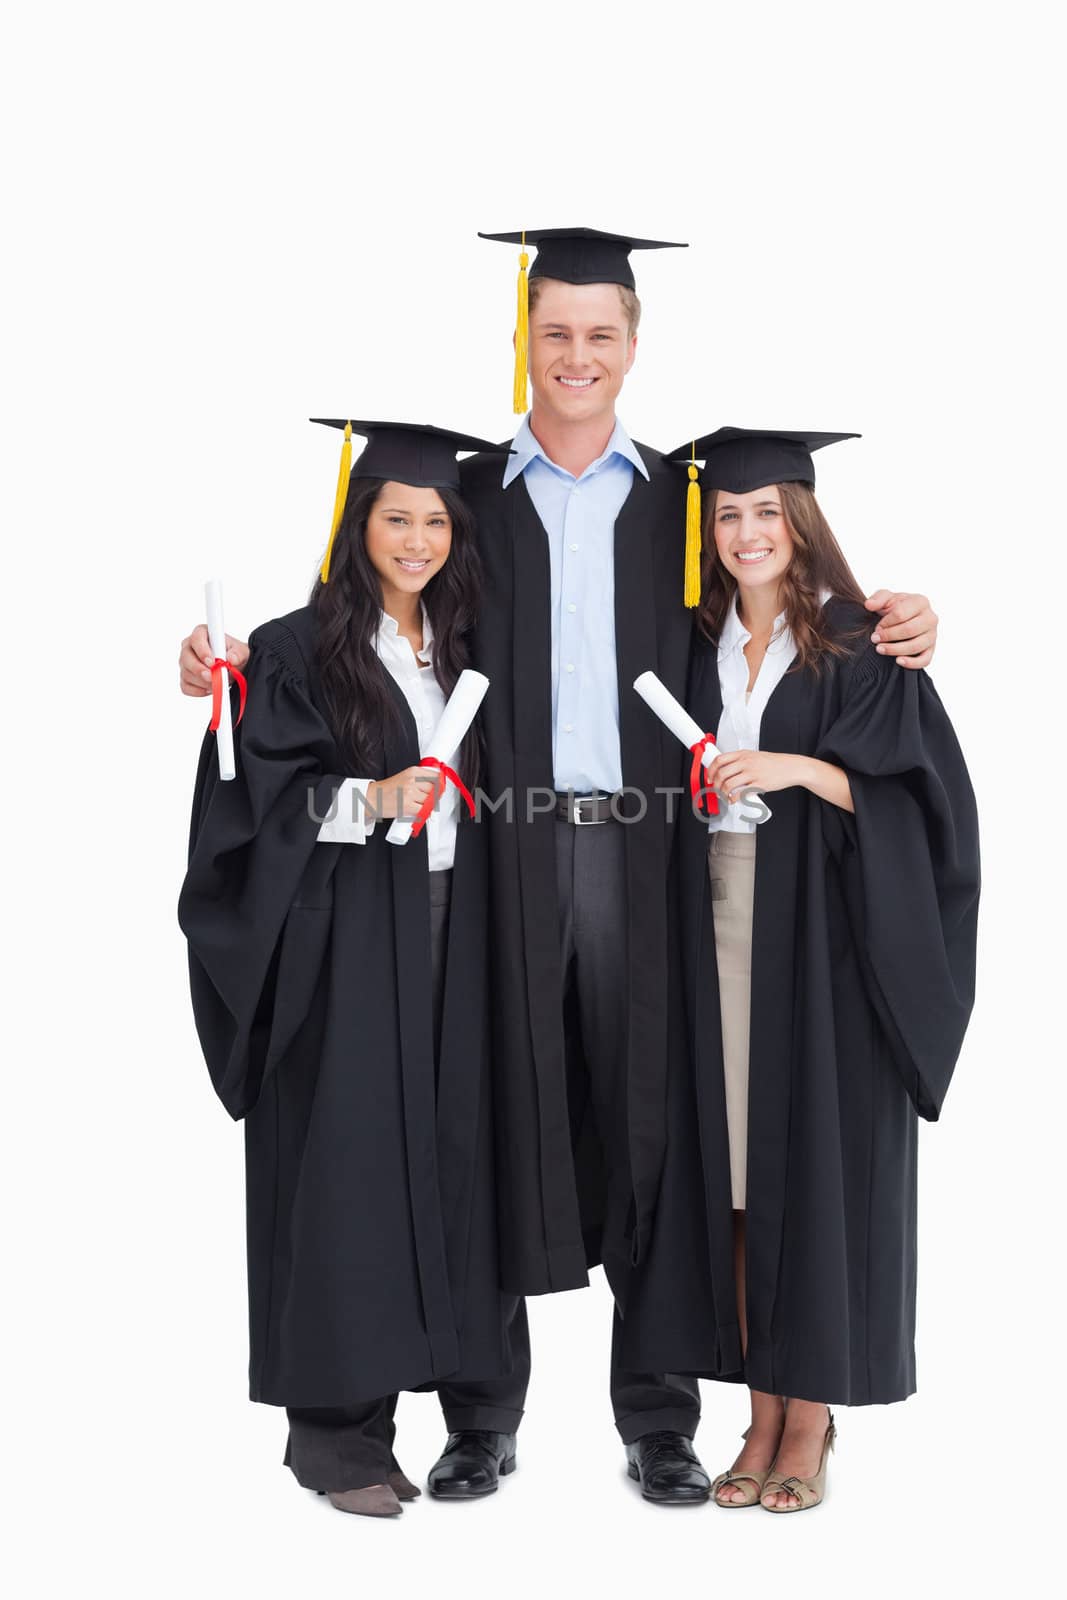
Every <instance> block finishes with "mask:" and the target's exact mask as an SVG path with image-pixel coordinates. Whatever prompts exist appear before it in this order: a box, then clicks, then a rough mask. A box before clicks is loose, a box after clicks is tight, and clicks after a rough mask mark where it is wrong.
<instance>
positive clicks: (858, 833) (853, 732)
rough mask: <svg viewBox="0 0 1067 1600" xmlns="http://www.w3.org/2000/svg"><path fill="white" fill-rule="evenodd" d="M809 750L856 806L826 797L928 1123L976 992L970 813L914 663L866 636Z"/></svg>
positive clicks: (830, 832)
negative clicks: (834, 708)
mask: <svg viewBox="0 0 1067 1600" xmlns="http://www.w3.org/2000/svg"><path fill="white" fill-rule="evenodd" d="M845 676H846V682H845V689H844V698H843V703H842V706H841V710H840V713H839V714H838V716H837V718H836V720H835V721H834V722H833V724H832V725H831V726H830V728H829V729H828V730H827V732H826V734H825V735H824V737H823V739H822V740H821V742H820V744H819V747H818V749H817V750H816V752H815V754H816V755H817V756H818V757H819V758H820V759H821V760H824V761H831V762H834V763H835V764H836V765H837V766H839V767H843V768H844V770H845V772H846V773H847V774H848V779H849V784H850V787H851V790H852V799H853V803H854V805H855V815H854V816H850V815H849V814H848V813H847V812H844V811H841V810H839V809H838V808H836V807H830V806H824V822H825V830H826V837H827V840H828V842H829V844H830V846H831V849H832V851H833V853H834V854H835V855H836V856H837V857H838V860H839V862H840V866H841V871H842V875H843V878H844V884H845V892H846V898H847V900H848V904H849V907H850V911H851V913H852V920H853V927H854V933H855V935H856V937H857V939H858V940H859V942H860V950H859V957H860V965H861V967H862V969H863V971H864V979H865V983H866V985H867V990H868V996H869V999H870V1001H871V1003H872V1005H873V1007H874V1009H875V1011H876V1013H877V1015H878V1017H879V1019H880V1021H881V1023H882V1026H883V1028H884V1030H885V1033H886V1035H887V1038H888V1040H889V1044H890V1049H891V1052H892V1055H893V1059H894V1061H895V1063H896V1065H897V1068H898V1070H899V1071H900V1073H901V1076H902V1078H903V1080H904V1084H905V1086H906V1088H907V1091H908V1093H909V1095H910V1096H911V1098H912V1100H913V1101H914V1104H915V1107H916V1110H917V1111H918V1112H919V1115H920V1116H922V1117H925V1118H927V1119H928V1120H929V1121H932V1122H933V1121H936V1120H937V1118H938V1116H939V1115H940V1111H941V1105H942V1102H943V1100H944V1097H945V1092H946V1090H947V1089H948V1085H949V1080H950V1078H951V1076H952V1072H953V1068H954V1067H955V1064H956V1059H957V1057H958V1055H959V1052H960V1047H961V1045H962V1043H963V1037H964V1033H965V1032H966V1028H967V1022H968V1019H969V1017H970V1013H971V1007H972V1005H973V1002H974V985H975V940H976V932H977V922H978V894H979V854H978V817H977V807H976V804H975V797H974V791H973V789H972V787H971V782H970V778H969V777H968V774H967V767H966V765H965V763H964V759H963V754H962V752H961V750H960V747H959V743H958V741H957V739H956V735H955V733H954V731H953V728H952V724H951V723H950V722H949V719H948V716H947V714H946V712H945V708H944V706H943V705H942V704H941V700H940V698H939V696H938V694H937V691H936V689H935V688H934V686H933V684H932V682H931V681H930V679H929V678H928V677H927V675H926V673H925V672H908V671H904V670H902V669H901V668H900V667H898V666H897V665H896V664H895V662H894V661H893V660H892V658H890V657H888V656H880V655H878V654H877V652H876V651H875V650H874V649H873V647H871V646H869V645H868V646H867V647H866V649H865V650H863V651H862V652H861V653H860V654H859V655H858V656H857V657H856V658H855V659H854V661H853V662H852V663H851V664H850V665H849V667H848V668H847V669H846V671H845Z"/></svg>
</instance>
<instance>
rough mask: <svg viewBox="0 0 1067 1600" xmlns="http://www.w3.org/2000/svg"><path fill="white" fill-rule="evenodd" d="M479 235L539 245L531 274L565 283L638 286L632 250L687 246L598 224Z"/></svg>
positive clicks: (683, 247) (523, 245)
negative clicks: (612, 230) (607, 230)
mask: <svg viewBox="0 0 1067 1600" xmlns="http://www.w3.org/2000/svg"><path fill="white" fill-rule="evenodd" d="M478 237H479V239H494V240H496V241H497V242H498V243H499V244H517V245H521V246H522V248H523V249H524V250H525V248H526V246H527V245H528V244H535V245H536V246H537V254H536V256H535V257H534V262H533V266H532V267H531V268H530V277H531V278H560V279H562V281H563V282H564V283H621V284H623V285H624V286H625V287H626V288H627V289H633V288H636V284H635V283H634V273H633V268H632V267H631V265H630V251H631V250H687V249H688V248H689V246H688V245H686V244H679V243H677V242H675V241H672V240H669V239H631V238H628V237H627V235H626V234H624V233H600V232H598V230H597V229H596V228H526V229H525V230H524V231H521V232H519V233H480V234H479V235H478Z"/></svg>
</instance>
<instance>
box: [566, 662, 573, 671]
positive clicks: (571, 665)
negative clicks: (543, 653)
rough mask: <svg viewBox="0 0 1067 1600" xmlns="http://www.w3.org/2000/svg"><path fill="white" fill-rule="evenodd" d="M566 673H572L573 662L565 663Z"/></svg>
mask: <svg viewBox="0 0 1067 1600" xmlns="http://www.w3.org/2000/svg"><path fill="white" fill-rule="evenodd" d="M567 671H568V672H573V671H574V662H573V661H568V662H567Z"/></svg>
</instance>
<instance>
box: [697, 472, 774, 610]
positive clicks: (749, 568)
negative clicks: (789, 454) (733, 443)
mask: <svg viewBox="0 0 1067 1600" xmlns="http://www.w3.org/2000/svg"><path fill="white" fill-rule="evenodd" d="M712 526H713V529H714V532H715V549H716V550H717V552H718V555H719V560H720V561H721V562H722V564H723V566H724V567H725V568H726V571H727V572H728V573H729V574H730V576H731V577H732V578H735V579H736V581H737V585H738V588H739V589H742V590H744V589H748V590H752V589H758V588H761V587H762V586H763V585H764V584H774V585H775V586H777V585H778V583H779V582H780V581H781V578H782V576H783V574H784V573H785V571H786V568H787V567H788V566H789V563H790V561H791V560H792V559H793V535H792V533H791V532H790V529H789V523H788V522H787V520H786V516H785V512H784V510H783V508H782V496H781V492H780V491H779V489H778V487H777V485H775V484H770V485H768V486H767V487H766V488H764V489H753V490H751V491H750V492H749V493H748V494H731V493H729V492H728V491H726V490H724V489H719V490H718V491H717V492H716V496H715V505H714V509H713V512H712Z"/></svg>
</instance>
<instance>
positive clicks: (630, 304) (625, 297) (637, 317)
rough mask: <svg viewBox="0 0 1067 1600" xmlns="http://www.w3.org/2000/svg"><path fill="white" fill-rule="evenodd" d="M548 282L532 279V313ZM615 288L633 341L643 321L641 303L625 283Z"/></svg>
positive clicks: (543, 279) (618, 284)
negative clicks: (639, 324) (544, 284)
mask: <svg viewBox="0 0 1067 1600" xmlns="http://www.w3.org/2000/svg"><path fill="white" fill-rule="evenodd" d="M546 281H552V280H546V279H545V278H531V279H530V310H531V311H532V310H533V308H534V306H535V305H536V304H537V301H538V298H539V297H540V294H541V285H542V284H543V283H545V282H546ZM615 287H616V288H617V289H618V291H619V299H620V300H621V301H622V309H623V311H624V313H625V315H626V323H627V327H628V328H629V330H630V338H631V339H632V338H634V336H635V335H636V333H637V325H638V323H639V322H640V321H641V302H640V300H639V299H638V298H637V294H636V292H635V291H634V290H633V289H628V288H627V287H626V285H625V284H624V283H617V284H616V285H615Z"/></svg>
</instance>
